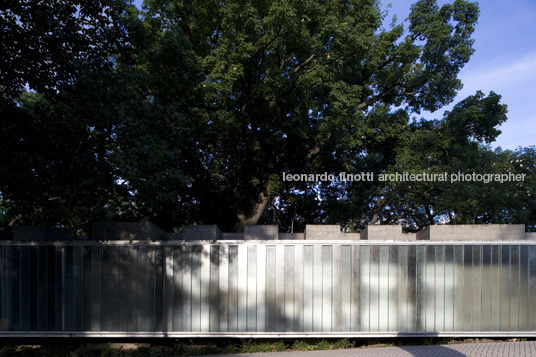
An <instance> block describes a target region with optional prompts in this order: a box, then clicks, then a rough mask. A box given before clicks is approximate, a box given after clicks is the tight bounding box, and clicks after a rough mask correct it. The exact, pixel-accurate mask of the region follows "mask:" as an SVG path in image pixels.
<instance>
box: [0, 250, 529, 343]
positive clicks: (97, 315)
mask: <svg viewBox="0 0 536 357" xmlns="http://www.w3.org/2000/svg"><path fill="white" fill-rule="evenodd" d="M0 267H1V269H0V289H1V290H0V314H1V315H0V336H4V337H6V336H18V335H27V336H32V335H36V336H37V335H51V336H54V335H58V336H142V337H143V336H146V337H150V336H177V337H181V336H213V335H215V336H237V335H240V336H244V337H247V336H256V337H274V336H289V337H290V336H308V337H315V336H316V337H319V336H326V337H330V336H404V335H407V336H413V335H419V336H424V335H430V336H434V335H437V336H450V335H452V336H455V335H460V336H486V335H487V336H501V335H503V336H536V243H534V242H532V243H528V242H507V243H506V242H464V243H461V242H457V243H453V242H448V243H447V242H417V243H415V242H412V243H406V242H404V243H394V242H387V243H373V242H360V241H355V242H354V241H352V242H348V241H344V242H343V241H336V242H333V241H330V242H329V243H326V242H320V241H315V242H310V241H307V242H296V241H278V242H266V241H263V242H247V243H244V242H240V243H239V242H224V243H211V242H160V243H148V242H109V243H98V242H63V243H39V244H35V243H21V242H16V243H15V242H2V243H1V244H0Z"/></svg>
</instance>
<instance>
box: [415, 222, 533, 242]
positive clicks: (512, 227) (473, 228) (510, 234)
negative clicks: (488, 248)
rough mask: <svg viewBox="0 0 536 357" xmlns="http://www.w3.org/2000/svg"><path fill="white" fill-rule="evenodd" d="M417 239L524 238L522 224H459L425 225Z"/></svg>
mask: <svg viewBox="0 0 536 357" xmlns="http://www.w3.org/2000/svg"><path fill="white" fill-rule="evenodd" d="M417 239H418V240H446V241H458V240H462V241H464V240H475V241H512V240H525V239H526V236H525V225H523V224H459V225H434V226H426V227H425V228H424V229H423V230H421V231H419V232H417Z"/></svg>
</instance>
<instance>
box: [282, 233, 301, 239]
mask: <svg viewBox="0 0 536 357" xmlns="http://www.w3.org/2000/svg"><path fill="white" fill-rule="evenodd" d="M279 239H280V240H304V239H305V233H279Z"/></svg>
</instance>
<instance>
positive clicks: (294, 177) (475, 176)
mask: <svg viewBox="0 0 536 357" xmlns="http://www.w3.org/2000/svg"><path fill="white" fill-rule="evenodd" d="M526 176H527V175H526V174H513V173H511V172H510V173H505V174H489V173H488V174H479V173H476V172H471V173H465V172H457V173H449V172H442V173H437V174H436V173H427V172H422V173H409V172H397V173H389V174H387V173H386V174H376V175H375V174H374V173H373V172H360V173H356V174H349V173H346V172H341V173H339V174H338V175H335V174H329V173H327V172H324V173H322V174H290V173H286V172H283V181H296V182H321V181H367V182H370V181H395V182H410V181H419V182H420V181H429V182H433V181H449V182H451V183H454V182H484V183H490V182H493V181H495V182H500V183H503V182H509V181H525V177H526Z"/></svg>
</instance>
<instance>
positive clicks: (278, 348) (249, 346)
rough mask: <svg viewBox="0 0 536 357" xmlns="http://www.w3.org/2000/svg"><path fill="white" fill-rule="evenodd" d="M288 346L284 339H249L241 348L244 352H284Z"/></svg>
mask: <svg viewBox="0 0 536 357" xmlns="http://www.w3.org/2000/svg"><path fill="white" fill-rule="evenodd" d="M286 348H287V346H286V345H285V343H284V342H283V341H278V342H273V343H269V342H262V343H257V342H255V341H254V340H247V341H244V342H243V343H242V346H241V348H240V350H241V352H242V353H258V352H283V351H285V350H286Z"/></svg>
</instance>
